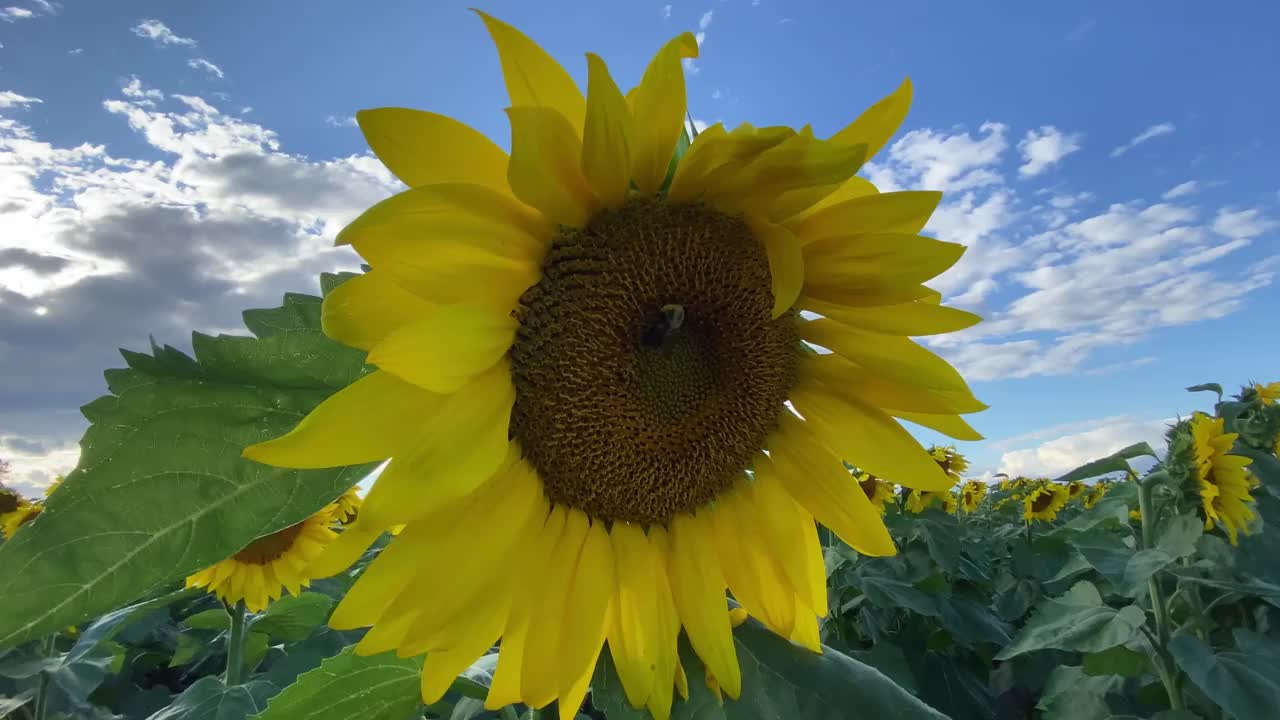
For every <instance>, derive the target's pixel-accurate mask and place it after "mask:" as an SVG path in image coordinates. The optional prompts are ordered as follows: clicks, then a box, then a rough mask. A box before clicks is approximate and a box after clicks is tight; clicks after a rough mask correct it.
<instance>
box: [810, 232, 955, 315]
mask: <svg viewBox="0 0 1280 720" xmlns="http://www.w3.org/2000/svg"><path fill="white" fill-rule="evenodd" d="M965 250H966V248H965V246H964V245H960V244H958V243H949V242H942V241H941V240H934V239H933V238H927V237H921V236H919V235H903V234H897V233H873V234H868V235H858V236H854V237H849V238H828V239H827V240H824V241H822V242H816V243H810V244H808V245H805V246H804V259H805V262H806V264H807V265H808V266H809V267H810V270H809V271H808V273H807V275H806V277H805V288H804V291H805V294H806V295H809V296H812V297H814V298H817V299H820V300H821V299H824V293H825V292H826V291H828V290H835V291H836V293H835V297H839V292H840V291H843V290H844V289H846V288H857V289H859V290H864V289H866V288H876V287H883V286H899V285H912V286H914V285H916V284H918V283H921V282H924V281H925V280H929V279H931V278H934V277H937V276H938V275H940V274H942V272H943V271H945V270H946V269H947V268H949V267H951V266H952V265H955V264H956V261H958V260H959V259H960V256H962V255H964V252H965Z"/></svg>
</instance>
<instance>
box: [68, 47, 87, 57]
mask: <svg viewBox="0 0 1280 720" xmlns="http://www.w3.org/2000/svg"><path fill="white" fill-rule="evenodd" d="M83 52H84V48H71V49H70V50H68V51H67V54H68V55H79V54H81V53H83Z"/></svg>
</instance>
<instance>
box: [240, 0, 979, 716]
mask: <svg viewBox="0 0 1280 720" xmlns="http://www.w3.org/2000/svg"><path fill="white" fill-rule="evenodd" d="M481 17H482V18H483V20H484V22H485V24H486V26H487V27H488V30H489V32H490V34H491V35H492V37H493V39H494V41H495V43H496V45H497V48H498V55H499V59H500V61H501V64H502V67H503V71H504V73H505V75H506V79H507V89H508V92H509V94H510V98H511V107H510V108H509V109H508V110H507V117H508V119H509V121H510V125H511V138H510V140H511V143H510V148H511V152H510V155H508V154H507V153H506V152H504V151H503V150H502V149H500V148H499V147H498V146H497V145H495V144H494V143H492V142H491V141H489V140H488V139H486V138H485V137H483V136H482V135H480V134H479V133H477V132H476V131H474V130H471V129H470V128H467V127H465V126H463V125H461V124H460V123H457V122H456V121H453V120H450V119H448V118H445V117H442V116H440V115H435V114H432V113H428V112H422V111H417V110H406V109H399V108H383V109H379V110H370V111H364V112H361V113H360V114H359V115H357V120H358V122H359V124H360V127H361V129H362V130H363V131H364V134H365V137H366V138H367V139H368V141H369V143H370V146H371V147H372V149H373V151H374V153H375V154H377V155H378V157H379V158H380V159H381V160H382V161H383V162H384V163H385V164H386V166H387V167H388V168H389V169H390V170H391V171H392V172H394V173H395V174H396V175H397V176H399V177H400V179H401V180H403V181H404V182H405V184H406V185H408V186H409V189H408V190H406V191H405V192H403V193H400V194H399V195H396V196H395V197H392V198H390V199H388V200H386V201H384V202H381V203H379V204H378V205H376V206H374V207H373V208H371V209H370V210H368V211H367V212H365V213H364V214H363V215H362V216H360V217H359V218H358V219H357V220H355V222H353V223H352V224H351V225H350V226H348V227H347V228H346V229H345V230H344V231H343V232H342V233H341V235H340V236H339V241H340V242H341V243H347V244H350V245H351V246H352V247H353V248H354V249H355V250H356V251H358V252H359V253H360V254H361V255H362V256H363V258H364V259H365V260H366V261H367V263H368V264H369V265H370V266H371V268H372V270H371V271H370V272H368V273H366V274H364V275H362V276H360V277H356V278H354V279H352V280H350V281H348V282H347V283H345V284H343V285H342V286H340V287H338V288H337V289H336V290H334V291H333V292H332V293H330V294H329V295H328V297H327V298H326V299H325V303H324V309H323V319H324V330H325V332H326V333H327V334H328V335H329V336H330V337H333V338H335V339H336V340H338V341H340V342H343V343H346V344H348V345H352V346H354V347H357V348H361V349H363V350H366V351H368V353H369V354H368V361H369V363H370V364H372V365H374V366H376V367H377V370H376V371H375V372H373V373H372V374H370V375H368V376H366V377H365V378H363V379H361V380H359V381H358V382H356V383H355V384H353V385H352V386H351V387H349V388H347V389H345V390H343V391H342V392H340V393H338V394H336V395H335V396H333V397H332V398H330V399H329V400H328V401H326V402H325V403H323V404H322V405H320V406H319V407H318V408H317V409H316V410H315V411H314V412H312V414H311V415H309V416H308V417H307V418H306V419H304V420H303V421H302V422H301V423H300V424H299V426H298V427H297V428H296V429H295V430H294V431H293V432H291V433H290V434H289V435H286V436H285V437H282V438H279V439H276V440H274V441H271V442H268V443H264V444H261V445H258V446H254V447H251V448H249V449H248V450H246V456H247V457H249V458H252V459H255V460H259V461H262V462H266V463H271V464H277V465H283V466H291V467H327V466H336V465H348V464H353V463H362V462H368V461H375V460H384V459H387V458H390V463H389V464H388V465H387V467H386V469H385V470H384V471H383V472H382V473H381V475H380V476H379V477H378V479H377V482H376V483H375V484H374V485H373V487H372V488H371V490H370V491H369V493H368V495H367V496H366V498H365V501H364V504H363V506H362V507H361V509H360V514H359V516H358V517H357V519H356V521H355V522H354V523H353V524H352V525H351V526H350V527H349V529H348V530H347V531H346V532H344V533H343V534H342V535H341V536H340V537H339V539H338V540H337V542H335V543H334V545H333V547H332V549H331V550H330V551H329V552H327V553H326V555H325V557H324V558H322V561H321V562H319V563H318V566H317V567H318V571H320V572H326V573H332V572H337V571H339V570H340V569H341V568H343V567H345V566H347V565H348V564H350V563H351V562H352V561H354V560H355V559H356V558H357V557H359V555H360V553H361V552H362V551H363V550H364V549H365V548H366V547H367V546H368V545H369V544H370V543H371V542H372V541H373V540H374V539H375V538H377V537H378V536H379V535H380V534H381V533H382V531H383V530H384V529H386V528H388V527H392V526H396V525H401V524H403V525H405V528H404V531H403V532H402V533H401V534H400V535H399V536H397V537H395V538H394V539H393V540H392V541H391V543H390V544H389V545H388V547H387V548H386V549H385V550H384V551H383V552H382V553H381V555H380V556H379V557H378V559H377V560H376V561H374V562H373V563H372V564H371V565H370V567H369V569H368V571H367V572H366V573H365V574H364V575H363V576H362V577H361V579H360V580H359V581H358V582H357V583H356V585H355V586H354V587H353V589H352V591H351V592H350V594H348V595H347V597H346V599H345V600H344V601H343V602H342V604H341V605H340V606H339V607H338V608H337V609H336V611H335V613H334V615H333V618H332V620H331V622H332V623H333V624H334V625H335V626H337V627H362V626H369V625H372V626H373V627H372V629H371V630H370V632H369V633H368V635H367V636H366V637H365V639H364V641H363V642H362V643H361V645H360V648H359V649H360V651H361V652H368V653H374V652H381V651H384V650H388V649H392V648H396V649H398V651H399V652H400V653H401V654H406V655H412V654H419V653H424V652H425V653H428V655H427V657H426V660H425V663H424V666H423V677H422V695H423V699H424V700H426V701H427V702H434V701H435V700H436V699H437V698H439V697H440V695H441V694H443V693H444V692H445V690H446V689H447V688H448V686H449V684H450V683H451V682H452V681H453V678H454V677H455V676H456V675H457V674H458V673H459V672H460V671H461V670H462V669H464V668H466V667H467V666H468V665H469V664H470V663H471V662H472V661H473V660H474V659H475V657H476V656H478V655H480V654H481V653H483V652H484V651H485V650H487V649H488V648H489V647H490V646H492V645H493V643H494V642H495V641H496V640H498V639H499V638H501V643H502V648H503V649H502V653H501V655H500V658H501V659H500V661H499V663H498V668H497V675H496V676H495V678H494V683H493V687H492V688H491V690H490V695H489V699H488V703H489V705H490V706H491V707H500V706H502V705H505V704H508V703H511V702H516V701H520V702H523V703H525V704H528V705H531V706H535V707H542V706H545V705H546V704H548V703H550V702H551V701H552V700H553V699H557V698H558V699H559V707H560V709H561V715H562V717H566V718H571V717H573V715H574V713H576V711H577V708H578V706H579V705H580V703H581V701H582V699H583V697H584V695H585V693H586V689H587V686H588V684H589V681H590V677H591V672H592V668H593V667H594V665H595V663H596V659H597V656H598V654H599V652H600V651H601V648H602V646H603V644H604V642H605V641H606V639H607V641H608V643H609V647H610V652H611V653H612V654H613V659H614V662H615V664H616V666H617V668H618V671H619V675H620V676H621V679H622V684H623V688H624V690H625V691H626V694H627V697H628V699H629V700H630V702H631V704H632V705H634V706H636V707H645V706H647V707H648V708H649V710H650V711H651V712H652V713H653V714H654V715H655V716H658V717H660V718H665V717H666V716H667V714H668V713H669V709H670V703H671V692H672V687H673V683H674V682H675V678H676V667H677V655H676V637H677V636H678V634H679V631H680V629H681V627H682V626H683V628H684V630H685V631H686V633H687V635H688V637H689V640H690V642H691V643H692V646H693V649H694V650H695V651H696V652H697V653H698V655H699V656H700V657H701V658H702V659H703V660H704V661H705V664H706V666H707V668H708V670H709V672H710V673H711V674H712V676H714V678H715V679H716V681H717V684H718V687H719V688H721V689H722V690H723V691H724V692H725V693H726V694H728V695H729V696H730V697H737V696H738V694H739V692H740V690H741V677H740V670H739V666H738V663H737V658H736V655H735V650H734V644H733V639H732V636H731V634H730V624H729V619H728V612H727V607H726V598H725V589H726V587H727V588H728V589H729V590H731V591H732V592H733V595H734V597H735V598H736V599H737V600H738V601H739V602H740V603H741V604H742V606H743V607H744V608H746V609H747V610H748V611H749V612H750V614H751V615H752V616H754V617H757V618H759V619H760V620H761V621H762V622H764V623H765V624H766V625H767V626H769V627H770V628H772V629H773V630H774V631H776V632H777V633H779V634H781V635H783V636H785V637H788V638H790V639H792V640H794V641H796V642H798V643H800V644H802V645H805V646H807V647H810V648H811V649H813V650H814V651H819V650H820V647H821V646H820V644H819V641H818V632H817V624H816V619H817V617H818V616H821V615H825V613H826V611H827V601H826V597H825V593H826V590H825V584H824V581H823V573H822V556H821V552H820V549H819V546H818V544H817V535H816V529H815V525H814V521H815V519H816V520H817V521H818V522H821V523H823V524H824V525H826V526H828V527H829V528H830V529H831V530H833V531H834V532H835V533H836V534H837V535H839V536H840V537H841V538H843V539H844V540H845V541H846V542H847V543H848V544H849V545H851V546H852V547H853V548H855V549H856V550H858V551H860V552H863V553H866V554H870V555H885V554H891V553H893V552H894V546H893V542H892V541H891V540H890V538H889V535H888V532H887V530H886V529H885V527H884V524H883V522H882V521H881V519H880V517H879V514H878V512H877V510H876V508H875V506H874V504H873V503H872V502H871V501H870V500H869V499H868V497H867V495H866V493H864V492H863V490H862V489H861V488H860V487H859V485H858V484H857V482H855V481H854V479H853V478H852V477H851V476H850V474H849V473H848V472H847V471H846V469H845V467H844V465H843V464H842V460H847V461H849V462H850V463H852V464H854V465H856V466H857V467H859V468H861V469H863V470H865V471H866V472H869V473H873V474H875V475H876V476H878V477H882V478H885V479H887V480H889V481H892V482H895V483H901V484H906V485H910V486H912V487H915V488H917V489H920V490H924V491H946V490H947V489H948V488H950V487H951V485H952V484H954V478H953V477H950V476H948V475H947V474H946V473H945V472H943V471H942V470H941V468H939V466H938V465H937V463H935V462H934V461H933V459H932V458H931V457H930V455H929V453H927V452H926V451H925V450H924V449H923V448H922V447H921V446H920V445H919V444H918V443H917V442H916V441H915V440H914V439H913V438H912V436H911V435H910V434H909V433H908V432H907V431H906V430H905V429H904V428H903V426H902V425H901V424H900V421H901V420H908V421H910V422H913V423H916V424H919V425H923V426H926V427H929V428H932V429H934V430H937V431H940V432H942V433H944V434H946V435H948V436H951V437H955V438H957V439H961V440H969V439H976V438H977V437H978V436H977V433H975V432H974V431H973V429H972V428H970V427H969V426H968V425H967V424H966V423H965V422H964V421H963V420H962V419H961V417H960V414H963V413H969V412H975V411H978V410H982V409H984V408H985V406H984V405H983V404H982V403H980V402H979V401H978V400H976V399H975V398H974V397H973V395H972V393H971V392H970V390H969V388H968V386H967V385H966V384H965V381H964V380H963V379H962V378H961V377H960V375H959V374H958V373H957V372H956V371H955V370H954V369H953V368H952V367H951V366H950V365H948V364H947V363H946V362H945V361H943V360H942V359H941V358H939V357H937V356H936V355H934V354H933V353H931V352H929V351H928V350H926V349H924V348H923V347H921V346H920V345H918V344H916V343H915V342H914V341H913V340H912V339H911V337H912V336H917V335H930V334H938V333H945V332H951V331H955V330H959V329H962V328H964V327H967V326H969V325H972V324H973V323H975V322H976V321H977V318H976V317H975V316H973V315H970V314H968V313H965V312H962V311H959V310H954V309H950V308H946V307H943V306H942V305H940V304H939V302H938V301H939V295H938V293H936V292H934V291H932V290H930V289H929V288H928V287H926V286H925V285H924V284H923V283H925V282H926V281H928V280H930V279H931V278H933V277H935V276H936V275H938V274H939V273H941V272H942V271H943V270H945V269H946V268H948V267H950V266H951V265H952V264H953V263H955V262H956V260H957V259H958V258H959V257H960V254H961V253H962V252H963V247H961V246H959V245H956V244H953V243H947V242H942V241H939V240H935V239H933V238H929V237H925V236H922V235H921V234H920V232H921V230H922V228H923V227H924V225H925V223H926V222H927V220H928V218H929V216H930V214H931V213H932V211H933V209H934V207H935V206H936V205H937V203H938V200H939V195H938V194H937V193H932V192H893V193H880V192H879V191H878V190H877V189H876V188H875V186H874V185H872V184H871V183H870V182H867V181H866V180H863V179H861V178H859V177H857V176H856V175H855V173H857V171H858V169H859V168H860V167H861V166H862V164H863V162H864V161H865V160H866V159H867V158H869V157H871V156H872V155H873V154H874V153H875V152H876V151H877V150H879V149H880V148H881V147H883V146H884V144H885V143H886V142H887V141H888V139H889V137H890V136H891V135H892V134H893V132H894V131H895V130H896V128H897V126H898V125H899V124H900V122H901V121H902V118H903V117H904V115H905V113H906V110H907V106H908V105H909V104H910V98H911V92H912V90H911V85H910V83H906V82H904V83H903V85H902V86H901V87H900V88H898V89H897V90H896V91H894V92H893V93H892V94H890V95H889V96H888V97H886V98H884V99H883V100H881V101H880V102H878V103H876V104H875V105H874V106H872V108H871V109H869V110H867V111H866V112H865V113H863V114H862V115H861V116H860V117H858V118H857V119H856V120H854V122H852V123H851V124H850V125H848V126H847V127H845V128H844V129H843V130H841V131H839V132H838V133H836V134H835V135H833V136H832V137H829V138H826V139H822V138H819V137H817V136H815V134H814V133H813V131H812V129H810V128H808V127H805V128H803V129H801V130H798V131H797V130H792V129H790V128H785V127H765V128H757V127H753V126H751V125H740V126H738V127H737V128H734V129H732V130H729V129H726V128H724V127H722V126H720V125H715V126H712V127H710V128H707V129H706V130H705V131H703V132H702V133H699V134H698V135H697V136H696V138H694V139H693V141H692V144H691V145H689V146H688V148H687V151H684V152H682V153H678V152H677V148H678V147H679V143H680V139H681V137H682V134H683V133H684V130H683V124H684V118H685V113H686V107H685V93H684V77H683V70H682V60H684V59H686V58H690V57H694V56H696V55H697V52H698V48H697V42H696V40H695V38H694V37H693V35H692V34H688V33H685V34H683V35H681V36H679V37H677V38H675V39H673V40H671V41H670V42H669V43H667V44H666V45H665V46H664V47H663V48H662V49H661V50H659V51H658V53H657V55H656V57H655V58H654V59H653V61H652V62H651V63H650V64H649V66H648V68H647V69H646V70H645V72H644V74H643V77H642V78H641V80H640V84H639V85H638V86H637V87H636V88H634V89H633V90H631V91H629V92H625V93H624V92H623V91H622V90H621V88H619V86H618V85H617V84H616V83H615V81H614V79H613V77H612V75H611V74H610V72H609V69H608V68H607V67H606V65H605V63H604V62H603V61H602V60H601V59H600V58H599V57H596V56H595V55H588V56H587V92H586V93H585V95H584V94H583V93H582V91H581V90H580V89H579V87H578V86H577V84H576V83H575V82H574V80H573V79H572V77H571V76H570V75H569V74H568V73H567V72H566V71H565V70H564V68H562V67H561V66H560V64H559V63H558V62H556V61H555V60H554V59H552V58H551V57H550V56H549V55H547V54H546V53H545V52H544V51H543V50H542V49H541V48H539V47H538V46H537V44H535V43H534V42H533V41H532V40H530V39H529V38H527V37H526V36H524V35H522V34H521V33H519V32H518V31H517V30H515V29H514V28H512V27H510V26H508V25H506V24H504V23H502V22H500V21H498V20H495V19H494V18H491V17H489V16H487V15H484V14H483V13H482V14H481ZM801 310H807V311H809V312H810V313H813V314H814V315H817V316H820V317H819V318H818V319H813V320H806V319H804V317H802V315H801V313H800V311H801ZM805 343H808V344H810V345H814V346H820V347H823V348H826V349H828V350H830V351H831V352H830V353H824V354H819V353H813V352H806V351H805V345H804V344H805ZM788 403H790V404H791V406H793V407H794V408H795V410H796V412H795V413H793V412H792V411H791V410H790V409H789V408H788ZM765 451H767V452H765ZM463 548H465V549H466V550H467V551H468V552H469V554H470V556H471V558H472V560H473V561H472V562H468V563H467V567H466V570H465V572H462V573H459V570H458V566H457V563H456V558H457V556H458V554H459V553H460V552H462V550H463ZM535 572H536V576H535V575H534V574H533V573H535ZM445 578H447V581H448V583H449V584H450V587H451V592H449V593H438V592H433V591H432V589H433V588H435V587H437V586H438V584H440V583H442V582H445ZM566 617H567V618H573V621H572V622H571V623H567V624H566V623H565V621H564V618H566Z"/></svg>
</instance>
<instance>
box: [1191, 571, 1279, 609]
mask: <svg viewBox="0 0 1280 720" xmlns="http://www.w3.org/2000/svg"><path fill="white" fill-rule="evenodd" d="M1178 576H1179V577H1180V578H1182V579H1183V580H1187V581H1189V582H1193V583H1196V584H1198V585H1205V586H1207V587H1211V588H1216V589H1218V590H1225V591H1227V592H1238V593H1242V594H1245V595H1252V596H1253V597H1256V598H1261V599H1263V600H1265V601H1266V602H1268V603H1270V604H1271V605H1274V606H1275V607H1278V608H1280V585H1274V584H1272V583H1269V582H1265V581H1263V580H1256V579H1249V580H1246V581H1244V582H1236V581H1234V580H1217V579H1214V578H1206V577H1200V576H1199V575H1196V574H1194V572H1179V573H1178Z"/></svg>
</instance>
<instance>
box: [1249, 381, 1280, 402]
mask: <svg viewBox="0 0 1280 720" xmlns="http://www.w3.org/2000/svg"><path fill="white" fill-rule="evenodd" d="M1253 389H1254V391H1255V392H1257V393H1258V398H1259V399H1261V400H1262V404H1263V405H1272V404H1274V403H1275V401H1276V400H1280V382H1273V383H1267V384H1266V385H1263V384H1261V383H1254V384H1253Z"/></svg>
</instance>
